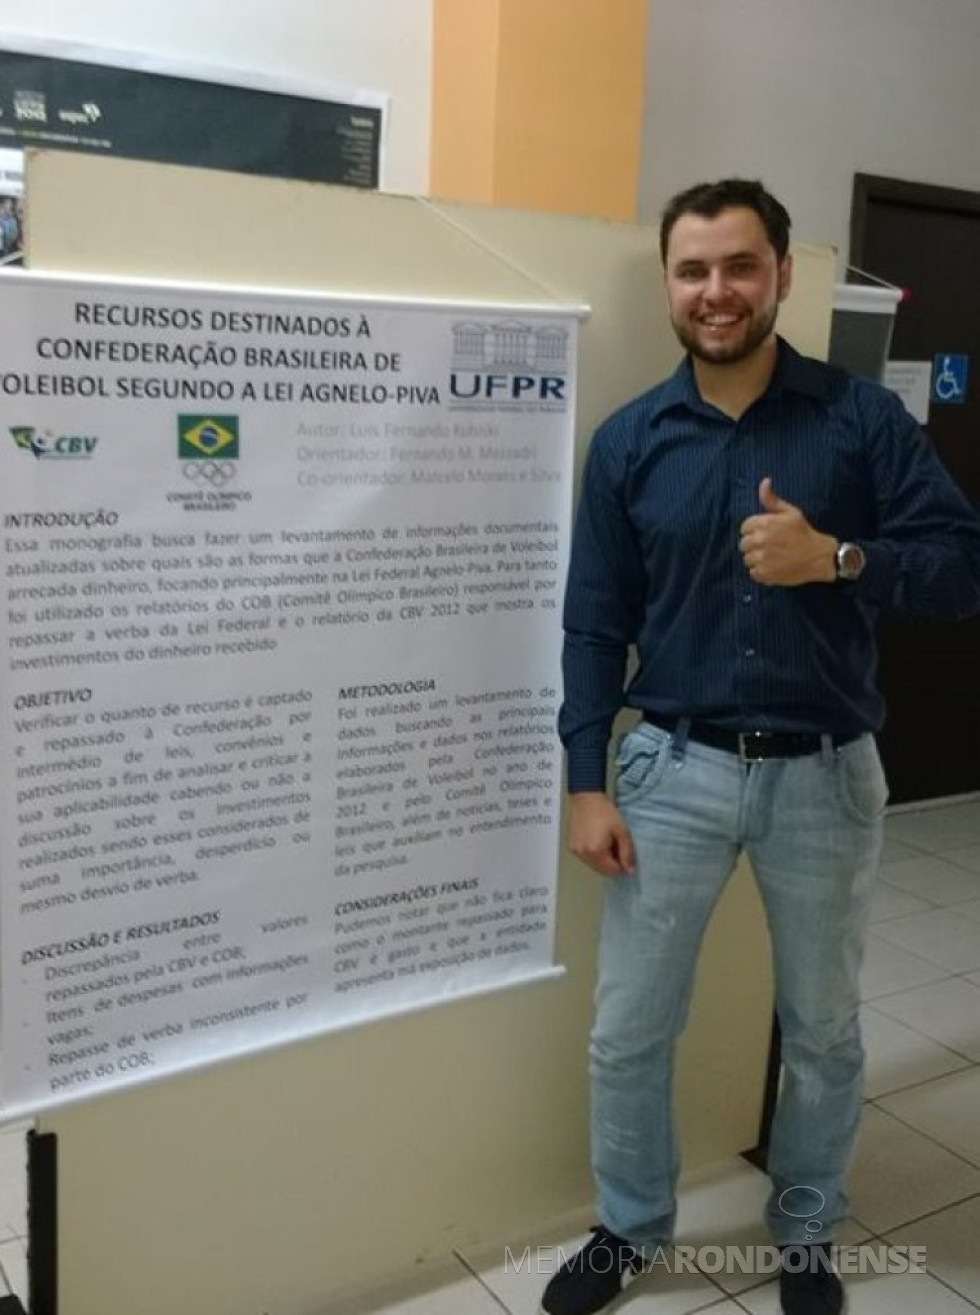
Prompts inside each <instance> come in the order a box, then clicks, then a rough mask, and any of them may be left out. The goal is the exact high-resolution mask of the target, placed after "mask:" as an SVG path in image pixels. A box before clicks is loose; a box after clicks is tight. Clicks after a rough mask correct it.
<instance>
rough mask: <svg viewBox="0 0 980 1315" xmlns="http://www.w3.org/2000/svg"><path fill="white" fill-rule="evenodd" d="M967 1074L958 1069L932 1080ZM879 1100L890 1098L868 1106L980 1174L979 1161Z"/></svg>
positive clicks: (977, 1066) (874, 1100)
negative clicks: (886, 1106) (957, 1149)
mask: <svg viewBox="0 0 980 1315" xmlns="http://www.w3.org/2000/svg"><path fill="white" fill-rule="evenodd" d="M971 1068H980V1065H977V1064H973V1065H971ZM966 1072H967V1070H966V1069H965V1068H960V1069H956V1071H955V1072H953V1073H946V1074H944V1075H943V1077H938V1078H932V1082H944V1081H945V1080H946V1078H952V1077H958V1076H959V1075H960V1074H963V1073H966ZM921 1085H922V1086H929V1083H928V1082H924V1083H922V1084H921ZM879 1099H881V1100H888V1097H887V1096H882V1097H877V1096H876V1097H874V1098H873V1099H872V1100H869V1101H867V1102H866V1103H867V1104H868V1105H874V1107H875V1109H877V1110H878V1112H879V1114H884V1115H886V1116H887V1117H888V1118H890V1119H894V1120H895V1121H896V1122H897V1123H901V1124H902V1126H903V1127H905V1128H908V1130H909V1132H914V1133H916V1134H917V1135H918V1136H919V1137H924V1138H925V1139H926V1141H930V1142H932V1144H933V1145H934V1146H938V1147H939V1148H940V1150H943V1151H946V1153H947V1154H948V1155H952V1156H955V1158H956V1159H957V1160H960V1161H961V1162H962V1163H963V1164H966V1165H969V1167H970V1168H971V1169H976V1170H977V1171H978V1172H980V1162H978V1161H976V1160H971V1159H970V1157H969V1156H968V1155H964V1154H962V1152H960V1151H955V1150H953V1148H952V1147H951V1146H947V1145H946V1143H945V1142H941V1141H939V1139H938V1138H936V1137H934V1136H933V1135H932V1133H929V1132H924V1131H923V1130H922V1129H921V1128H917V1127H916V1126H915V1124H914V1123H909V1121H908V1119H905V1118H903V1117H902V1116H901V1114H896V1113H895V1111H894V1110H886V1109H885V1107H884V1106H883V1105H879V1104H878V1101H879Z"/></svg>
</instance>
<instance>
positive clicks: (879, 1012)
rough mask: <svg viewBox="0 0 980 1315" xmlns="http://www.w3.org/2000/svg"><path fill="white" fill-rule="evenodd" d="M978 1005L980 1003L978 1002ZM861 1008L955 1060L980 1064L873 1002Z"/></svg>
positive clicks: (915, 989)
mask: <svg viewBox="0 0 980 1315" xmlns="http://www.w3.org/2000/svg"><path fill="white" fill-rule="evenodd" d="M947 980H948V979H947ZM938 985H939V983H938V982H930V983H929V984H928V986H938ZM971 985H972V982H971ZM928 986H923V987H921V988H920V987H917V986H912V987H909V990H911V991H918V990H920V989H921V990H923V991H925V990H928ZM978 990H980V988H978ZM876 998H877V999H879V1000H883V999H885V997H884V996H878V997H876ZM978 1003H980V1001H978ZM862 1007H864V1008H867V1009H870V1010H872V1012H873V1013H876V1014H877V1015H878V1017H879V1018H886V1019H887V1020H888V1022H889V1023H898V1025H899V1027H905V1028H908V1030H909V1031H910V1032H912V1033H914V1034H915V1036H919V1037H921V1038H922V1039H923V1041H931V1042H932V1044H933V1045H934V1046H939V1047H940V1048H941V1049H942V1050H948V1051H949V1053H950V1054H951V1055H955V1056H956V1057H957V1059H965V1060H966V1062H967V1063H968V1064H980V1059H974V1058H973V1056H972V1055H968V1054H966V1053H965V1052H964V1051H962V1050H957V1049H956V1047H955V1046H951V1045H950V1044H949V1042H948V1041H940V1040H939V1038H938V1037H937V1036H932V1035H930V1033H928V1032H923V1030H922V1028H921V1027H917V1026H916V1025H915V1024H914V1023H909V1022H907V1021H906V1020H905V1019H904V1018H896V1016H895V1015H894V1014H889V1013H887V1012H886V1011H885V1010H884V1009H876V1008H875V1004H874V1001H873V1000H866V1001H863V1002H862Z"/></svg>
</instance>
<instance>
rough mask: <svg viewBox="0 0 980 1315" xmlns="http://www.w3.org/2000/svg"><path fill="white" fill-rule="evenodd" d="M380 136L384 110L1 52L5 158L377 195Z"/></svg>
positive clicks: (0, 122)
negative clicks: (263, 179)
mask: <svg viewBox="0 0 980 1315" xmlns="http://www.w3.org/2000/svg"><path fill="white" fill-rule="evenodd" d="M373 99H374V100H375V101H377V100H379V99H381V98H379V97H374V98H373ZM381 129H382V110H381V108H380V106H379V105H378V104H368V105H362V104H344V103H340V102H336V101H330V100H320V99H317V98H315V97H313V96H307V95H292V94H288V93H282V92H278V91H272V90H263V89H261V88H252V87H248V86H232V85H229V84H227V83H224V82H212V81H204V80H202V79H200V78H197V77H178V76H172V75H170V74H168V73H158V72H150V71H146V70H142V69H133V68H122V67H116V66H113V65H111V64H98V63H89V62H82V61H78V60H70V59H60V58H52V57H50V56H46V55H39V54H31V53H23V52H19V51H15V50H9V49H0V148H4V147H6V148H11V149H20V150H25V149H27V148H29V147H51V148H52V149H55V150H61V151H64V150H68V151H72V150H74V151H93V152H96V153H98V154H107V155H119V156H128V157H129V158H131V159H139V160H156V161H159V162H160V163H164V164H184V165H194V166H197V167H201V168H212V169H229V170H233V171H235V172H239V173H256V174H266V175H271V176H273V177H279V178H297V179H305V180H307V181H310V182H321V183H343V184H346V185H348V186H351V187H367V188H376V187H377V186H378V185H379V164H380V154H381Z"/></svg>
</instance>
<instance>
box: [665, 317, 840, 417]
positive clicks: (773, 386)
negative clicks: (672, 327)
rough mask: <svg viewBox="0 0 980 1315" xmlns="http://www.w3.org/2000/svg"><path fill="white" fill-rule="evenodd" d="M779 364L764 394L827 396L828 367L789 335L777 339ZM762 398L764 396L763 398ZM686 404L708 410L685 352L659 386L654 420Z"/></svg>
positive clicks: (694, 408)
mask: <svg viewBox="0 0 980 1315" xmlns="http://www.w3.org/2000/svg"><path fill="white" fill-rule="evenodd" d="M776 345H777V356H776V368H775V370H773V374H772V378H771V379H770V380H769V386H768V387H767V388H766V391H765V393H763V397H780V396H782V395H783V394H784V393H803V394H804V395H805V396H807V397H815V398H817V399H823V398H825V397H826V396H827V378H826V372H825V371H826V367H825V366H824V365H823V363H822V362H821V361H815V360H812V359H811V358H810V357H808V356H801V355H800V353H799V352H797V351H795V350H794V349H793V348H792V347H791V346H790V345H789V343H788V342H787V341H786V339H785V338H779V337H777V339H776ZM760 400H761V399H760ZM675 407H686V408H687V409H688V410H689V411H702V412H703V411H704V410H705V403H704V402H703V401H702V400H701V394H700V393H699V392H698V387H697V384H696V383H695V381H694V367H693V365H692V364H691V358H690V356H685V357H684V359H683V360H682V361H681V363H680V365H678V367H677V369H676V370H675V371H674V373H673V374H672V375H671V376H670V377H669V378H668V379H666V380H665V381H664V383H662V384H661V385H660V387H659V388H658V389H656V393H655V396H654V398H653V402H652V405H651V408H650V423H651V424H653V423H654V422H655V421H657V420H659V419H660V417H661V416H662V415H663V414H664V413H665V412H667V411H672V410H673V409H674V408H675Z"/></svg>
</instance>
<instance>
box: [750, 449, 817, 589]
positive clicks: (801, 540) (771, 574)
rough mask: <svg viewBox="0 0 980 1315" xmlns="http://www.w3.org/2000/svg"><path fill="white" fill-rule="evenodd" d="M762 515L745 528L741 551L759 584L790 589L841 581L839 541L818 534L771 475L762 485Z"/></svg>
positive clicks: (760, 502)
mask: <svg viewBox="0 0 980 1315" xmlns="http://www.w3.org/2000/svg"><path fill="white" fill-rule="evenodd" d="M759 504H760V506H761V507H762V511H761V513H759V514H758V515H756V516H749V517H747V518H746V519H745V520H744V521H743V522H742V526H741V532H740V535H741V537H740V539H739V548H740V550H741V553H742V560H743V561H744V562H745V567H746V570H747V571H748V573H749V575H750V576H751V577H752V579H753V580H754V581H755V582H756V583H757V584H765V585H781V586H783V587H788V586H792V585H799V584H815V583H818V582H820V581H823V582H826V583H828V584H830V583H832V582H833V581H834V580H836V578H837V561H836V552H837V540H836V539H835V538H834V537H833V535H830V534H821V532H820V531H819V530H815V529H814V528H813V526H812V525H811V524H810V522H809V521H808V520H807V518H806V517H805V516H804V515H803V513H802V511H800V509H799V507H794V505H793V504H792V503H791V502H785V501H784V500H783V499H782V498H781V497H780V496H779V495H778V493H777V492H776V490H775V489H774V488H773V486H772V480H771V478H770V477H769V476H768V475H767V476H766V478H765V479H764V480H763V481H762V483H761V484H760V485H759Z"/></svg>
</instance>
